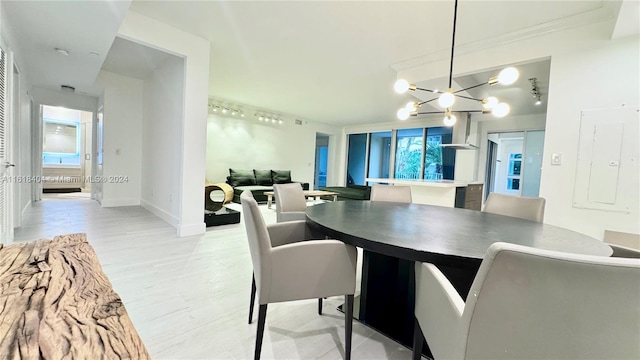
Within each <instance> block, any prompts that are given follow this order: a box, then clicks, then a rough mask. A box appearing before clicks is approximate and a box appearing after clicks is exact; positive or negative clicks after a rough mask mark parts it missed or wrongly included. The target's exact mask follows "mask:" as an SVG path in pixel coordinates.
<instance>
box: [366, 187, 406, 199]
mask: <svg viewBox="0 0 640 360" xmlns="http://www.w3.org/2000/svg"><path fill="white" fill-rule="evenodd" d="M371 201H386V202H399V203H411V187H410V186H400V185H398V186H391V185H381V184H374V185H372V186H371Z"/></svg>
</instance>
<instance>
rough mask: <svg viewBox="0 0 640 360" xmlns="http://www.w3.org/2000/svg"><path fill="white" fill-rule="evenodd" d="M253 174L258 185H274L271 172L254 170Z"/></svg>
mask: <svg viewBox="0 0 640 360" xmlns="http://www.w3.org/2000/svg"><path fill="white" fill-rule="evenodd" d="M253 173H254V174H255V176H256V182H257V183H258V185H262V186H271V185H273V180H271V170H256V169H253Z"/></svg>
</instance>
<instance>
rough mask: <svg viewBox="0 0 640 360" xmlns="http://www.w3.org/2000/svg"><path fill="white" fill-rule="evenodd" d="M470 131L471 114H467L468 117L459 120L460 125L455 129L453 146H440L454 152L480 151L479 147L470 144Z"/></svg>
mask: <svg viewBox="0 0 640 360" xmlns="http://www.w3.org/2000/svg"><path fill="white" fill-rule="evenodd" d="M460 118H462V116H460ZM463 121H464V123H463ZM463 129H464V132H463ZM470 130H471V114H469V113H467V116H465V117H464V119H462V120H458V123H457V124H456V125H455V126H454V127H453V136H452V141H451V142H452V143H453V144H440V146H441V147H443V148H448V149H454V150H478V149H479V147H478V146H476V145H474V144H470V143H469V132H470Z"/></svg>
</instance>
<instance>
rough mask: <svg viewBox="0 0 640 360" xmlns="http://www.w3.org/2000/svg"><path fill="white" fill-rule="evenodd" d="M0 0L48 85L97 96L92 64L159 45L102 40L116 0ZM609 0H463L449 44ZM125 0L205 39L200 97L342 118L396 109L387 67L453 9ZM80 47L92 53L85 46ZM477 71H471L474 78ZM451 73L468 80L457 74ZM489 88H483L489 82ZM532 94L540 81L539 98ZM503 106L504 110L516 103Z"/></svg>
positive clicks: (390, 117)
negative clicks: (205, 86)
mask: <svg viewBox="0 0 640 360" xmlns="http://www.w3.org/2000/svg"><path fill="white" fill-rule="evenodd" d="M627 1H630V0H626V1H624V3H626V2H627ZM1 4H2V7H3V9H2V10H3V11H2V16H3V19H2V20H3V21H2V24H3V27H5V26H6V24H7V23H10V27H11V29H12V31H11V32H12V33H13V35H14V37H15V38H16V39H17V43H18V47H19V48H20V51H21V53H23V54H24V62H25V64H26V66H25V67H26V68H27V72H28V73H29V78H30V80H31V82H32V84H33V85H35V86H42V87H48V88H55V89H59V86H60V85H62V84H69V85H71V86H75V87H76V89H77V91H79V92H86V93H89V94H91V95H95V96H97V95H99V93H100V89H97V88H95V86H94V85H93V82H94V80H95V77H96V75H97V73H98V71H99V69H100V67H101V66H103V69H105V70H108V71H114V72H118V73H122V74H125V75H128V76H134V77H137V78H144V76H146V74H147V73H148V71H150V69H151V68H153V67H155V66H157V64H158V63H159V62H161V61H163V56H164V55H162V54H161V53H159V52H157V51H156V50H153V49H149V48H146V47H143V46H141V45H139V44H135V43H131V42H129V41H127V40H122V39H116V40H115V42H114V38H115V35H116V32H117V29H118V27H119V25H120V23H121V22H122V19H123V16H124V14H125V13H126V11H127V9H128V8H129V4H130V3H129V2H128V1H99V0H96V1H70V2H62V1H34V2H29V1H27V2H25V1H6V0H3V1H2V2H1ZM620 4H621V1H619V0H618V1H594V0H587V1H471V0H468V1H466V0H463V1H461V2H460V4H459V9H458V28H457V34H456V45H461V46H464V45H465V44H470V43H474V42H477V41H486V40H487V39H491V38H493V37H498V36H500V35H504V34H508V33H513V32H517V31H522V30H524V29H527V28H529V27H535V26H540V25H541V24H546V23H552V22H554V21H559V20H561V19H564V18H567V17H570V16H573V15H575V14H582V13H585V12H589V11H594V10H598V9H602V8H603V7H606V8H609V7H611V8H612V10H611V12H615V11H617V10H618V9H619V8H620ZM130 5H131V6H130V8H129V10H130V11H135V12H138V13H141V14H143V15H145V16H149V17H151V18H154V19H157V20H160V21H162V22H165V23H167V24H169V25H171V26H174V27H176V28H179V29H182V30H184V31H187V32H190V33H192V34H195V35H198V36H201V37H203V38H206V39H208V40H209V41H210V42H211V68H210V69H211V70H210V89H209V95H210V96H211V97H216V98H221V99H227V100H230V101H233V102H236V103H239V104H245V105H247V106H251V107H257V108H262V109H267V110H271V111H273V112H277V113H280V114H289V115H292V116H295V117H298V118H301V119H305V120H311V121H318V122H324V123H329V124H342V125H345V124H364V123H375V122H387V121H394V119H395V112H396V110H397V108H398V107H399V106H401V105H403V104H405V103H406V102H407V101H409V100H410V99H411V96H409V95H405V96H398V95H397V94H395V93H394V92H393V90H392V85H393V82H394V81H395V80H396V71H395V70H393V68H392V67H391V66H392V65H394V64H399V63H402V62H406V61H409V60H411V59H416V58H420V57H423V56H425V55H426V54H434V53H438V52H445V53H446V52H447V51H448V49H449V47H450V41H451V27H452V14H453V1H434V0H431V1H429V0H424V1H407V2H403V1H373V2H361V1H282V2H275V1H226V2H219V1H138V0H134V1H133V2H132V3H131V4H130ZM614 5H615V6H614ZM5 19H7V20H8V22H7V21H5ZM632 27H633V26H632ZM626 28H628V26H627V27H626ZM612 31H613V29H612ZM627 31H628V30H627ZM608 35H611V34H608ZM112 43H113V46H112ZM55 47H62V48H66V49H68V50H69V51H70V53H71V55H70V56H67V57H63V56H60V55H58V54H56V53H55V52H54V51H53V48H55ZM110 47H111V51H110V52H109V56H106V52H107V51H108V50H109V48H110ZM90 52H97V53H99V54H100V55H99V56H91V55H88V54H89V53H90ZM103 63H104V65H103ZM519 65H522V64H519ZM548 67H549V66H548V62H543V63H542V64H540V65H531V68H530V69H529V70H523V69H521V71H523V72H524V73H526V74H524V75H523V76H522V77H521V80H522V79H524V82H522V81H521V84H522V85H523V86H524V87H522V88H520V87H518V88H519V89H520V90H518V91H515V90H512V91H511V93H514V94H515V95H514V96H518V94H523V96H525V95H526V97H527V100H526V101H529V100H530V98H529V96H530V95H529V94H528V92H529V90H530V88H529V82H528V81H526V78H525V77H527V78H528V77H538V79H539V80H540V79H547V80H546V81H548ZM446 75H447V74H443V77H444V76H446ZM486 75H488V74H478V75H477V77H478V78H479V79H480V78H482V80H480V81H486V77H487V76H486ZM491 75H495V74H493V73H492V74H491ZM413 80H422V81H431V80H433V79H413ZM456 80H457V81H459V82H460V83H463V82H469V81H473V79H470V78H468V77H460V78H457V79H456ZM434 81H435V80H434ZM516 85H518V84H516ZM539 85H540V86H541V90H542V88H543V87H546V86H547V84H545V82H544V81H542V82H540V81H539ZM490 90H491V91H490V92H491V94H492V95H496V93H495V91H498V89H497V88H495V89H494V88H491V89H490ZM544 95H545V93H544V91H543V101H544ZM498 96H501V95H498ZM504 96H508V95H504ZM513 108H514V113H518V112H525V109H524V108H518V109H516V106H513ZM526 111H540V108H534V109H530V110H526Z"/></svg>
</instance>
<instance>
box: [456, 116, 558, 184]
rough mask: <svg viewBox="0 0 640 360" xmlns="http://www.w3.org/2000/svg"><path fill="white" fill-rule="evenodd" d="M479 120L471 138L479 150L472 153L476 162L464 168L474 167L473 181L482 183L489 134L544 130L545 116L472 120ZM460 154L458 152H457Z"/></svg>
mask: <svg viewBox="0 0 640 360" xmlns="http://www.w3.org/2000/svg"><path fill="white" fill-rule="evenodd" d="M476 118H477V119H481V120H480V121H477V123H476V124H475V125H476V133H475V134H472V135H471V136H472V137H474V138H475V139H477V140H475V141H476V145H478V147H479V149H478V150H476V151H467V152H469V153H470V152H473V153H474V155H477V162H475V163H474V164H473V165H469V164H467V165H466V166H474V167H475V174H477V175H475V179H477V180H478V181H482V182H484V180H485V177H486V172H487V168H486V164H487V147H488V145H487V140H489V136H488V134H489V133H507V132H519V131H525V130H544V129H545V121H546V120H545V114H537V115H524V116H507V117H505V118H503V119H496V118H494V117H492V116H490V115H486V116H484V117H482V116H476V117H472V119H476ZM458 153H460V151H458ZM458 160H459V158H456V168H457V167H458Z"/></svg>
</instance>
